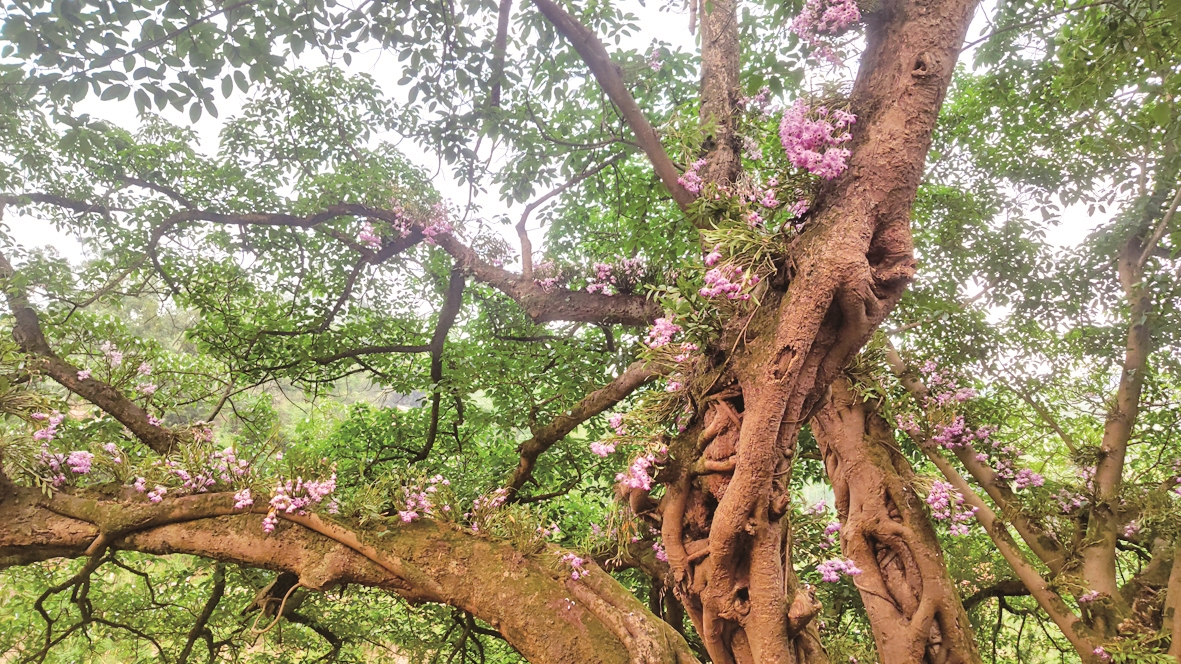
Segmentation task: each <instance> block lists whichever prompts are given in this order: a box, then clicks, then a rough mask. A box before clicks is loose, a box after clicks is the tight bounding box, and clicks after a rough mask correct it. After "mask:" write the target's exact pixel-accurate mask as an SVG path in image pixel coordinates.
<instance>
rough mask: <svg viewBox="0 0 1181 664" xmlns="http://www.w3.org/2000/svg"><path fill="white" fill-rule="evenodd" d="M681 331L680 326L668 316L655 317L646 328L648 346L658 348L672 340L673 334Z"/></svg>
mask: <svg viewBox="0 0 1181 664" xmlns="http://www.w3.org/2000/svg"><path fill="white" fill-rule="evenodd" d="M680 331H681V326H680V325H676V324H674V323H673V322H672V321H671V320H669V319H668V318H657V319H656V322H655V323H654V324H653V325H652V327H651V328H650V329H649V330H648V347H649V348H660V347H661V346H664V345H666V344H668V343H669V342H671V341H672V338H673V335H675V334H676V333H677V332H680Z"/></svg>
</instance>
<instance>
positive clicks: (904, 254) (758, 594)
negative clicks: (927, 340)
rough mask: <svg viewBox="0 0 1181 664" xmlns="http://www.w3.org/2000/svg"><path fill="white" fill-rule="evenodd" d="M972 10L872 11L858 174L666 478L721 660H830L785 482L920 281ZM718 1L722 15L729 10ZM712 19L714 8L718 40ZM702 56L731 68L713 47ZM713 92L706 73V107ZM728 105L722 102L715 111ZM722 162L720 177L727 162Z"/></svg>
mask: <svg viewBox="0 0 1181 664" xmlns="http://www.w3.org/2000/svg"><path fill="white" fill-rule="evenodd" d="M975 5H976V3H975V0H886V1H885V2H883V3H882V5H881V8H880V9H879V10H877V11H875V12H873V13H872V14H870V15H868V16H867V25H868V30H867V32H868V38H867V48H866V51H865V54H864V56H863V59H862V63H861V68H860V71H859V73H858V77H857V81H856V83H855V85H854V88H853V94H852V100H851V101H852V108H853V112H854V113H855V114H856V115H857V117H858V123H857V128H856V131H855V132H854V137H853V142H852V146H851V155H850V158H849V170H848V172H847V173H846V174H845V175H844V176H843V177H841V178H839V179H838V180H836V181H835V182H834V183H833V184H832V185H830V186H828V187H827V188H826V189H825V190H824V191H823V192H822V195H821V197H820V198H821V200H819V201H818V202H817V204H816V205H815V206H814V210H816V212H815V213H814V216H813V217H812V218H811V219H810V220H809V228H808V230H807V231H805V233H804V234H803V235H802V236H801V237H800V239H799V240H798V241H797V242H796V243H795V244H794V245H793V246H792V247H791V249H790V251H789V256H788V260H787V261H786V263H787V266H786V267H785V268H784V271H783V272H782V273H781V274H780V275H778V277H777V282H776V281H775V280H773V286H775V284H776V283H777V284H778V286H777V287H776V288H773V289H772V292H771V293H769V294H768V296H767V297H766V298H764V300H763V302H762V304H761V306H760V307H759V308H758V309H757V310H756V311H755V312H754V313H753V314H751V318H750V319H747V318H746V317H745V316H743V317H741V318H742V320H737V321H732V325H731V329H729V330H728V332H727V333H726V334H724V335H723V339H722V341H721V342H720V344H719V347H720V348H723V349H727V350H728V349H735V350H734V352H733V354H732V356H731V357H728V358H727V368H726V370H725V372H724V377H723V378H722V379H719V380H718V381H717V384H716V386H715V388H714V391H713V393H712V394H710V395H707V396H706V403H705V404H702V408H700V409H699V410H700V411H701V412H702V413H703V417H702V419H701V421H699V422H698V423H697V424H696V426H695V427H694V428H692V429H690V431H689V432H688V434H687V435H683V436H681V437H680V438H679V439H678V440H677V441H676V442H675V444H674V445H673V450H672V452H673V457H674V459H676V461H675V462H674V463H673V464H672V465H671V466H670V468H669V469H668V470H667V471H666V473H665V474H664V475H662V476H661V479H662V481H665V482H666V483H667V484H668V486H669V491H668V493H667V494H666V497H665V499H664V501H663V506H662V509H663V521H662V529H663V535H664V538H665V546H666V547H667V549H668V553H669V562H670V565H671V566H672V568H673V573H674V575H675V578H676V582H677V590H678V593H679V594H680V596H681V597H682V599H683V601H684V603H685V605H686V607H687V608H688V609H689V613H690V615H691V616H692V617H693V620H694V622H695V624H696V625H697V628H698V630H699V631H700V633H701V636H702V639H703V642H704V643H705V646H706V649H707V650H708V652H709V655H710V657H711V658H712V659H713V660H714V661H715V662H718V663H719V664H728V663H730V662H740V663H745V662H758V663H759V664H763V663H768V664H770V663H776V664H778V663H784V664H787V663H793V662H813V661H824V660H825V659H826V658H825V656H824V654H823V650H822V649H821V648H819V644H818V642H816V632H815V627H814V626H812V625H811V618H812V616H813V615H815V613H816V610H817V607H815V605H814V604H813V600H812V599H811V597H810V595H809V594H808V593H807V592H806V591H803V590H801V589H800V588H798V584H797V583H796V580H795V576H794V573H793V572H792V568H791V565H790V562H789V561H790V551H789V546H788V543H789V537H788V524H787V523H786V521H785V518H784V515H785V514H786V512H787V509H786V506H787V500H788V498H787V482H786V481H785V478H786V476H787V473H788V472H789V470H790V460H791V458H792V457H793V455H794V453H795V446H796V439H797V436H798V433H799V427H800V426H801V424H802V423H803V422H805V421H806V420H807V419H808V417H809V416H810V415H811V414H812V413H813V412H814V411H815V410H816V409H817V408H818V407H819V406H820V405H822V401H823V398H824V394H825V390H826V389H827V386H828V384H829V383H830V382H831V381H832V379H833V378H834V377H835V376H836V374H837V372H838V371H839V370H840V369H841V368H842V367H844V365H845V363H846V362H847V361H848V360H849V359H850V358H851V356H852V355H853V354H854V353H855V352H856V351H857V350H858V349H859V348H860V347H861V346H862V345H863V344H864V343H865V341H866V340H867V339H868V338H869V336H870V334H871V333H872V332H873V330H874V328H875V327H876V326H877V325H878V324H879V323H880V322H881V321H882V319H883V318H884V317H885V316H886V314H887V313H888V312H889V311H890V309H891V308H892V307H893V306H894V304H895V303H896V302H897V301H898V298H899V297H900V296H901V294H902V292H903V290H904V289H905V287H906V285H907V283H908V282H909V280H910V278H911V276H912V275H913V271H914V262H913V257H912V244H911V237H910V226H909V214H910V208H911V205H912V203H913V201H914V195H915V192H916V190H917V187H918V184H919V180H920V177H921V174H922V170H923V166H924V163H925V160H926V155H927V149H928V147H929V145H930V139H931V131H932V130H933V128H934V126H935V121H936V118H937V116H938V113H939V107H940V105H941V103H942V101H943V97H944V94H945V93H946V90H947V86H948V84H949V82H950V80H951V75H952V71H953V69H954V67H955V63H956V60H957V59H958V56H959V49H960V47H961V45H962V43H963V38H964V34H965V32H966V30H967V27H968V24H969V22H970V20H971V17H972V13H973V10H974V8H975ZM724 10H725V11H724ZM715 11H716V12H718V14H717V17H718V18H719V20H723V19H726V18H727V16H726V11H728V4H726V3H723V5H718V6H717V7H716V8H715ZM709 22H710V17H709V14H708V13H706V14H704V15H703V27H702V30H703V37H704V38H705V39H706V40H707V41H708V40H709V38H710V37H711V36H712V35H714V34H715V31H711V26H710V24H709ZM718 34H721V35H722V36H723V37H724V33H720V32H719V33H718ZM723 42H724V40H723ZM703 60H705V63H706V64H707V65H709V66H710V67H716V68H718V69H721V70H725V62H726V60H725V58H724V57H722V55H721V54H718V55H714V56H712V57H711V54H710V53H707V51H706V49H705V48H704V46H703ZM711 89H712V88H711V87H710V86H709V85H708V81H705V84H704V85H703V109H704V108H705V104H707V103H711V102H710V100H709V99H707V97H708V96H709V95H707V94H705V93H707V92H709V91H710V90H711ZM724 107H725V103H724V100H723V99H721V98H719V99H715V100H713V102H712V103H711V108H712V109H715V110H714V112H713V115H714V116H717V115H720V114H722V113H723V111H722V110H721V109H723V108H724ZM719 137H720V135H719ZM723 143H724V141H723ZM719 147H720V148H722V149H725V147H726V146H725V144H723V145H722V146H719ZM715 161H716V162H717V165H718V166H719V168H718V170H722V171H724V170H725V169H724V168H723V167H721V164H722V163H723V162H725V161H727V160H725V159H721V158H719V159H717V160H715ZM719 364H721V363H719Z"/></svg>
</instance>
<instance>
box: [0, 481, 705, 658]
mask: <svg viewBox="0 0 1181 664" xmlns="http://www.w3.org/2000/svg"><path fill="white" fill-rule="evenodd" d="M5 488H6V489H8V490H7V491H5V492H4V493H3V494H0V567H6V566H11V565H16V564H28V563H30V562H34V561H37V560H45V559H48V558H52V557H60V556H70V557H77V556H79V555H81V554H82V552H83V551H84V550H85V549H86V548H87V547H88V546H89V545H90V543H91V542H92V541H93V540H94V539H95V537H96V535H97V534H98V533H100V532H103V531H105V530H107V529H106V528H104V527H101V526H96V525H95V521H99V522H104V523H108V525H110V522H112V521H113V522H118V521H119V520H120V519H122V518H124V516H125V515H127V513H128V512H130V513H131V514H132V515H134V520H135V522H136V523H138V524H139V526H138V527H137V528H136V529H134V530H130V531H126V532H125V534H123V535H118V536H116V537H114V538H113V539H112V540H111V544H112V546H113V547H115V548H118V549H123V550H130V551H139V552H143V553H148V554H154V555H166V554H173V553H185V554H191V555H197V556H202V557H205V558H211V559H214V560H218V561H222V562H233V563H237V564H240V565H245V566H250V567H260V568H267V569H272V570H277V571H287V572H292V573H294V574H297V575H298V577H299V581H300V584H301V585H303V586H305V587H308V588H310V589H313V590H325V589H327V588H329V587H333V586H336V585H339V584H346V583H347V584H359V585H365V586H373V587H378V588H383V589H387V590H393V591H395V592H397V593H398V594H399V595H401V596H402V597H405V598H406V599H407V600H409V601H412V602H422V601H432V602H440V603H444V604H448V605H451V606H454V607H457V608H459V609H461V610H464V611H468V612H470V613H472V614H473V615H475V616H477V617H479V618H480V619H481V620H483V621H485V622H486V623H488V624H490V625H491V626H492V627H493V628H494V629H496V630H498V631H499V632H500V633H501V634H502V635H503V636H504V637H505V639H506V640H507V641H508V642H509V643H510V644H511V645H512V646H513V647H514V648H516V649H517V650H518V651H519V652H520V653H521V654H522V656H523V657H525V658H526V659H528V660H529V661H530V662H538V663H539V664H550V663H554V664H556V663H557V662H569V661H578V662H585V663H586V664H607V663H608V662H615V661H625V660H626V659H627V654H626V644H625V643H624V642H623V641H622V640H621V637H620V636H619V635H618V634H617V632H616V631H615V630H614V629H613V628H612V625H611V624H609V623H610V622H612V621H613V620H614V619H621V620H627V621H633V622H634V623H639V624H649V623H650V624H651V626H652V628H654V629H658V630H661V633H662V634H665V638H667V639H670V641H669V642H668V648H669V650H670V651H672V652H676V653H679V652H682V651H683V652H686V653H687V652H688V649H687V646H686V645H685V644H684V642H683V641H681V640H679V637H676V636H675V635H673V634H671V629H669V630H667V631H664V630H665V627H662V626H661V624H660V623H659V621H656V620H655V618H654V617H652V616H651V614H650V613H648V612H647V611H646V610H645V609H644V607H643V605H642V604H640V603H639V602H638V601H637V600H635V598H634V597H631V598H630V600H628V599H627V597H625V596H629V597H630V594H628V593H627V592H626V590H625V589H623V588H622V587H616V586H617V584H615V582H614V581H612V580H611V579H610V578H609V577H607V576H606V575H605V574H603V573H602V572H599V571H598V570H597V569H595V570H592V572H598V575H602V576H601V577H600V576H595V577H594V578H590V579H584V580H583V582H582V583H580V584H579V585H584V584H585V585H586V587H585V588H583V590H585V591H587V592H589V593H592V594H593V595H598V596H606V597H611V596H612V589H613V588H614V590H615V592H616V594H618V595H619V597H621V598H623V599H624V600H625V601H626V602H627V603H626V604H624V605H623V606H616V608H615V610H614V611H612V612H610V613H609V614H605V615H600V614H599V612H598V611H597V610H596V611H595V612H592V613H589V614H588V613H585V612H583V611H581V610H574V609H573V608H559V609H556V611H557V613H556V614H555V607H569V606H570V605H569V601H568V600H567V599H566V598H568V597H570V592H571V590H570V587H569V585H568V584H567V583H565V582H564V580H568V579H569V572H568V571H562V570H560V569H554V568H553V565H552V563H551V562H549V561H550V560H551V559H552V558H553V556H552V555H549V554H541V555H540V556H537V557H534V556H524V555H522V554H521V553H519V552H518V551H516V550H515V549H513V548H512V547H511V546H510V545H509V544H507V543H505V542H501V541H497V540H493V539H489V538H486V537H481V536H478V535H475V534H473V533H471V532H470V530H468V529H462V528H458V527H454V526H451V525H449V524H444V523H436V522H433V521H429V520H420V521H417V522H415V523H412V524H399V525H398V526H396V527H390V526H389V524H385V523H381V524H377V528H376V529H377V530H381V531H383V534H382V536H377V535H375V534H372V533H368V532H366V531H362V530H352V529H350V528H347V527H345V526H343V525H340V524H337V523H334V522H329V521H326V520H324V519H321V518H320V517H318V516H316V515H314V514H309V515H307V516H303V517H301V516H299V515H296V514H290V515H289V514H285V513H282V514H280V516H281V517H282V519H284V520H285V521H289V522H292V523H293V524H296V525H295V526H292V525H287V524H283V523H280V525H279V527H277V528H276V529H275V531H274V532H273V533H270V534H267V533H264V532H263V531H262V524H261V521H262V520H261V518H260V517H259V513H245V514H244V513H242V511H241V510H234V509H233V498H232V494H229V493H223V494H203V495H194V496H185V497H182V498H169V499H166V500H165V502H163V503H161V504H159V505H151V504H146V503H137V502H121V501H116V500H111V499H105V498H101V497H93V496H92V497H87V498H80V497H74V496H68V495H67V494H63V493H58V494H56V495H55V496H54V497H53V498H52V499H46V498H44V497H43V496H41V494H40V493H39V492H37V491H35V490H33V489H27V488H21V487H11V486H7V487H5ZM251 511H252V512H253V510H251ZM260 511H265V507H262V508H260ZM67 512H69V513H70V514H66V513H67ZM369 542H372V544H370V543H369ZM391 567H393V568H395V569H397V571H394V570H392V569H391ZM399 568H400V569H399ZM592 584H593V585H592ZM524 589H527V590H528V591H527V592H525V591H524ZM580 604H581V602H580ZM612 604H614V602H612ZM600 608H601V607H600ZM616 614H617V615H616ZM555 619H557V620H559V621H562V622H568V623H570V624H572V625H576V626H578V629H558V630H555V629H553V624H554V620H555ZM660 661H681V662H688V661H692V660H691V659H686V658H682V657H679V656H669V657H667V658H664V659H661V660H660Z"/></svg>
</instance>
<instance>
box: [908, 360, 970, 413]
mask: <svg viewBox="0 0 1181 664" xmlns="http://www.w3.org/2000/svg"><path fill="white" fill-rule="evenodd" d="M919 370H920V371H921V372H922V374H923V381H924V382H925V383H926V385H927V389H929V390H930V391H931V395H930V396H928V397H927V404H926V405H927V406H928V407H930V406H937V407H943V406H947V405H952V404H959V403H964V402H965V401H968V400H970V399H974V398H976V390H973V389H972V388H970V387H957V386H956V383H955V380H954V379H952V378H951V377H950V376H946V375H944V374H943V373H942V372H940V371H939V367H938V365H936V364H935V362H934V361H933V360H927V361H926V362H924V363H923V365H922V366H921V367H920V368H919Z"/></svg>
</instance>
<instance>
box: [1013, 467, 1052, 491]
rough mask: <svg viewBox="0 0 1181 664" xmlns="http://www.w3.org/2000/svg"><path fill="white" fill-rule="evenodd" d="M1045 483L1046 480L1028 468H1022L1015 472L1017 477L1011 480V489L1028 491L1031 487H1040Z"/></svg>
mask: <svg viewBox="0 0 1181 664" xmlns="http://www.w3.org/2000/svg"><path fill="white" fill-rule="evenodd" d="M1045 483H1046V479H1045V478H1044V477H1042V476H1041V475H1039V474H1037V473H1035V472H1033V471H1032V470H1030V469H1028V468H1022V469H1021V470H1019V471H1017V477H1015V478H1013V488H1015V489H1018V490H1020V489H1028V488H1029V487H1033V486H1042V485H1043V484H1045Z"/></svg>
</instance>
